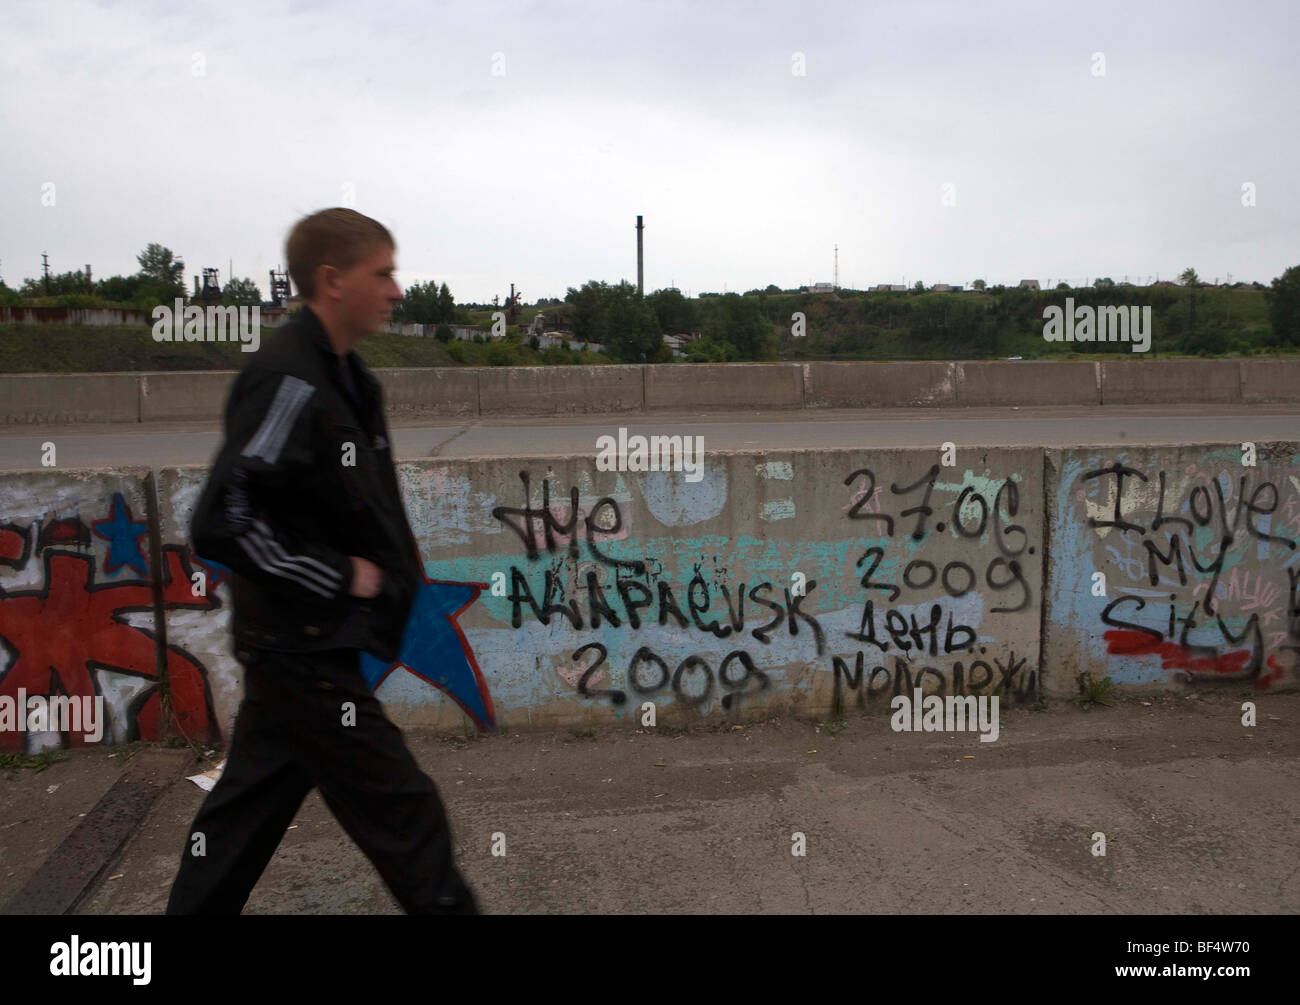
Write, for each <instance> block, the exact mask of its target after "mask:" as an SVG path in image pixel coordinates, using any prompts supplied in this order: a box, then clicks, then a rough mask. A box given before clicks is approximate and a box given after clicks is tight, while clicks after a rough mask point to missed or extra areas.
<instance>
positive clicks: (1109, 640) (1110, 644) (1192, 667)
mask: <svg viewBox="0 0 1300 1005" xmlns="http://www.w3.org/2000/svg"><path fill="white" fill-rule="evenodd" d="M1102 637H1103V638H1104V639H1105V640H1106V651H1107V652H1108V653H1113V654H1121V655H1124V656H1151V655H1156V656H1159V657H1160V666H1161V668H1162V669H1164V670H1186V671H1188V672H1189V673H1213V674H1232V673H1240V672H1241V670H1242V668H1243V667H1244V666H1245V665H1246V661H1247V660H1249V659H1250V650H1249V649H1240V650H1238V651H1237V652H1235V653H1220V654H1219V655H1217V656H1193V655H1192V654H1191V653H1189V652H1188V651H1187V649H1186V648H1185V647H1184V646H1181V645H1179V644H1178V643H1177V642H1167V641H1162V640H1160V639H1157V638H1155V637H1154V636H1152V635H1148V634H1146V632H1135V631H1129V630H1126V629H1116V630H1112V631H1109V632H1106V634H1105V635H1104V636H1102Z"/></svg>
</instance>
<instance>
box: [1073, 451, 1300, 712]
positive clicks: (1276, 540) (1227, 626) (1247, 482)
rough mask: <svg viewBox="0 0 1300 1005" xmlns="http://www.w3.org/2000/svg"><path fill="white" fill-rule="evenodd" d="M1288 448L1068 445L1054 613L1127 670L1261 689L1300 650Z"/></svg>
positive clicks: (1095, 654)
mask: <svg viewBox="0 0 1300 1005" xmlns="http://www.w3.org/2000/svg"><path fill="white" fill-rule="evenodd" d="M1291 466H1292V457H1291V454H1290V453H1289V452H1288V451H1285V450H1282V449H1274V450H1272V451H1267V450H1262V449H1261V450H1260V453H1259V457H1258V462H1257V463H1255V464H1250V465H1243V463H1242V450H1241V449H1240V448H1237V447H1229V448H1219V449H1213V450H1209V451H1205V450H1203V449H1199V450H1195V451H1193V450H1190V449H1189V450H1183V451H1177V450H1174V449H1169V450H1168V451H1166V452H1164V453H1163V454H1159V453H1156V452H1153V451H1133V452H1127V453H1126V452H1117V453H1113V454H1110V455H1099V454H1086V453H1085V452H1083V451H1077V452H1067V453H1066V454H1065V455H1064V457H1063V460H1062V464H1061V479H1060V487H1059V490H1058V498H1057V519H1056V529H1055V531H1054V541H1055V542H1056V543H1055V544H1054V564H1053V580H1054V585H1053V598H1054V601H1055V604H1056V608H1055V609H1054V614H1053V620H1055V621H1057V622H1059V623H1062V624H1065V625H1068V626H1070V627H1072V628H1073V629H1074V630H1075V631H1076V632H1077V633H1078V636H1079V637H1080V638H1082V639H1084V640H1085V643H1084V644H1085V645H1086V646H1087V647H1088V652H1087V656H1088V657H1089V658H1090V659H1091V661H1092V662H1093V663H1094V664H1096V663H1100V664H1102V665H1104V666H1105V668H1106V671H1107V672H1108V673H1109V674H1110V675H1111V676H1112V677H1114V678H1115V679H1116V680H1117V681H1119V682H1121V683H1132V684H1138V683H1152V682H1160V681H1166V680H1171V679H1181V680H1184V681H1186V682H1188V683H1191V684H1193V685H1200V686H1205V685H1221V684H1228V685H1238V686H1239V685H1243V684H1248V685H1250V686H1252V687H1253V688H1255V689H1256V690H1260V691H1263V690H1268V689H1270V688H1272V687H1274V686H1276V685H1277V684H1278V683H1279V682H1286V683H1294V682H1296V681H1297V680H1300V676H1297V656H1298V655H1300V547H1298V545H1300V479H1297V478H1296V476H1294V475H1291V474H1289V472H1288V470H1287V469H1288V468H1290V467H1291Z"/></svg>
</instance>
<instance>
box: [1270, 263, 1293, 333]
mask: <svg viewBox="0 0 1300 1005" xmlns="http://www.w3.org/2000/svg"><path fill="white" fill-rule="evenodd" d="M1267 299H1268V318H1269V321H1270V322H1272V325H1273V342H1274V344H1276V345H1300V265H1293V266H1291V268H1289V269H1287V270H1286V271H1285V272H1283V273H1282V275H1280V276H1278V277H1277V278H1276V279H1274V280H1273V286H1272V289H1270V290H1269V291H1268V294H1267Z"/></svg>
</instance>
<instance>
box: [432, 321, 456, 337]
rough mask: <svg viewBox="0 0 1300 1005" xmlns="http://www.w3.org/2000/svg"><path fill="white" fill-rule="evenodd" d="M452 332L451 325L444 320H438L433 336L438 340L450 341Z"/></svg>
mask: <svg viewBox="0 0 1300 1005" xmlns="http://www.w3.org/2000/svg"><path fill="white" fill-rule="evenodd" d="M453 334H454V333H453V332H452V330H451V325H449V324H447V322H446V321H440V322H438V327H437V328H435V329H434V330H433V337H434V338H436V339H437V340H438V341H439V342H450V341H451V339H452V335H453Z"/></svg>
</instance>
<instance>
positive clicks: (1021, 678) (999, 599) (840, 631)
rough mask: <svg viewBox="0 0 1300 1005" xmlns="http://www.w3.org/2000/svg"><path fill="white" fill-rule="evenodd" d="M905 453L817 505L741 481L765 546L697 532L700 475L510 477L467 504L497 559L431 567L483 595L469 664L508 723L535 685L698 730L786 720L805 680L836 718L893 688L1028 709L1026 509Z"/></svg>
mask: <svg viewBox="0 0 1300 1005" xmlns="http://www.w3.org/2000/svg"><path fill="white" fill-rule="evenodd" d="M912 453H913V454H914V455H915V456H913V457H908V459H907V461H906V463H905V465H904V467H905V470H904V471H901V472H897V473H895V472H894V471H891V470H889V469H887V468H886V467H880V468H879V469H878V470H877V469H873V468H870V467H864V466H862V465H861V464H860V463H857V464H851V463H846V464H845V465H844V466H843V467H842V468H841V469H840V470H838V471H835V472H834V473H833V477H834V483H833V486H834V487H833V489H829V490H828V489H826V488H825V487H824V485H822V484H817V481H818V480H820V479H822V478H823V476H824V472H821V471H818V472H816V473H815V474H814V475H812V476H810V478H809V479H808V480H807V481H803V480H801V478H800V477H799V475H798V474H797V473H796V470H795V468H794V466H793V465H791V464H790V463H788V462H759V463H757V464H756V465H755V469H756V470H755V479H754V484H756V485H757V492H758V495H759V496H760V499H759V500H758V501H757V503H756V505H755V511H756V515H757V518H758V520H757V521H755V522H761V524H765V525H766V526H764V527H761V529H762V530H764V531H766V532H767V533H766V535H765V536H763V537H759V536H756V535H753V534H750V533H744V534H739V535H736V534H732V535H725V534H720V533H716V532H714V533H710V532H708V531H709V530H710V529H712V528H713V527H716V522H717V521H716V519H715V518H717V519H725V518H726V512H725V511H726V508H727V507H726V497H727V485H728V476H727V475H726V474H725V472H723V471H721V470H720V469H718V468H714V469H712V470H710V471H708V472H706V475H707V477H706V478H705V479H704V480H703V481H702V482H701V483H700V484H699V485H695V486H692V485H688V484H685V483H684V482H682V481H681V480H680V478H679V479H678V481H677V482H675V483H674V482H671V481H670V480H671V479H673V478H675V477H678V476H675V475H674V473H671V472H664V473H646V474H643V475H640V476H639V477H637V478H634V479H626V480H625V479H624V478H623V477H622V476H617V477H616V476H613V475H610V476H607V477H605V478H604V479H603V480H602V481H601V482H600V484H601V486H602V487H601V488H599V489H598V488H597V483H596V481H594V480H593V476H592V474H591V472H589V471H587V470H585V469H584V468H581V467H577V466H576V465H575V470H573V471H572V473H571V474H569V475H568V476H567V477H566V476H560V475H556V474H555V473H554V472H552V471H548V472H547V473H545V474H541V473H539V472H534V471H531V470H529V469H526V468H525V469H523V470H517V469H516V470H515V471H514V480H515V482H516V486H517V488H516V489H515V491H514V492H513V493H512V494H509V495H507V493H504V492H503V493H501V495H500V497H498V496H495V495H494V496H491V497H490V499H489V500H488V501H487V502H485V503H484V505H490V512H491V517H492V520H493V521H494V522H495V528H494V529H495V530H496V531H497V532H498V533H499V535H500V536H501V537H502V538H504V540H505V541H506V542H507V544H508V545H511V544H512V545H513V547H512V548H508V549H507V550H501V545H499V544H497V545H494V546H493V550H492V551H489V552H487V553H485V554H480V555H478V556H476V557H474V558H472V559H463V558H454V559H451V561H452V562H453V564H455V565H456V567H457V570H458V572H459V573H460V574H463V575H466V576H470V575H472V576H474V577H478V578H482V579H484V580H493V579H495V580H497V582H498V586H499V588H498V589H495V590H493V591H492V593H491V594H489V595H485V596H484V597H483V608H484V611H485V613H486V614H487V616H488V619H490V622H492V623H494V625H499V626H502V627H495V626H494V627H484V623H485V622H484V619H482V618H480V619H479V620H478V621H477V622H476V626H477V627H475V628H473V629H471V630H470V631H469V633H468V634H469V636H470V637H471V640H472V642H473V648H474V650H475V651H476V652H478V653H480V655H481V656H482V658H483V661H484V665H485V666H486V667H488V668H489V672H490V674H491V676H492V678H493V683H494V687H499V688H502V689H503V690H505V691H506V693H507V700H508V701H510V702H511V704H514V703H516V702H518V703H533V704H542V703H544V702H545V701H547V700H549V698H550V697H551V696H550V695H548V694H546V693H545V690H544V689H543V688H540V687H538V686H537V682H538V681H549V682H550V684H549V685H548V686H549V688H551V689H554V688H556V687H557V686H558V690H559V693H560V694H561V695H568V696H569V698H570V700H576V701H578V702H580V703H581V704H582V705H584V706H586V707H602V706H603V707H608V708H610V709H611V710H613V711H614V712H615V714H616V715H622V714H625V713H626V711H627V710H628V709H629V708H634V707H635V706H637V705H639V704H640V703H642V702H644V701H647V700H648V701H654V702H668V703H677V704H680V705H682V706H685V707H686V708H688V709H692V710H694V711H696V712H699V713H701V714H708V713H710V712H712V711H714V710H716V709H724V710H732V709H736V708H739V707H742V706H743V705H745V704H747V703H749V702H751V700H755V699H756V700H758V701H759V702H760V703H766V702H767V701H768V700H769V699H770V698H771V697H773V696H774V695H776V694H783V695H784V696H785V698H786V699H790V698H791V697H792V693H793V697H794V700H796V701H797V700H798V697H797V696H798V694H802V695H803V697H804V698H807V696H808V690H809V686H810V685H811V684H812V682H813V677H814V676H815V675H816V674H817V673H819V672H824V673H825V674H826V678H827V680H832V681H833V685H832V686H833V690H834V700H835V701H840V702H843V701H845V700H856V701H857V702H859V703H861V704H864V705H865V704H866V703H868V702H870V701H873V700H875V699H881V698H883V699H885V700H886V701H887V699H888V698H889V697H892V696H893V695H894V694H899V693H910V692H911V690H912V688H913V687H920V688H922V689H923V690H924V691H925V692H927V693H939V694H944V693H954V694H998V695H1002V696H1003V697H1004V698H1005V699H1006V700H1021V701H1026V700H1034V699H1036V698H1037V697H1038V694H1039V667H1038V653H1037V638H1036V635H1037V633H1036V631H1035V630H1034V626H1035V625H1036V623H1037V619H1038V616H1039V615H1038V610H1039V602H1040V594H1041V587H1040V585H1039V584H1040V582H1041V567H1042V549H1041V542H1040V541H1039V540H1038V528H1039V527H1040V526H1041V506H1040V505H1039V504H1038V502H1037V501H1036V499H1037V498H1038V497H1040V496H1041V492H1040V489H1039V487H1038V486H1036V485H1035V486H1033V488H1032V490H1029V491H1028V492H1027V490H1026V486H1025V484H1024V482H1023V481H1022V479H1021V476H1020V475H1018V474H1016V473H1011V472H1008V473H1001V474H998V475H994V474H993V473H991V472H989V471H987V470H986V471H983V472H981V473H980V474H976V473H974V472H973V471H970V470H964V471H960V472H959V471H956V470H955V469H951V468H941V467H940V466H939V465H938V464H935V463H932V462H931V461H930V458H932V457H933V455H925V458H924V459H923V458H922V452H919V451H917V452H912ZM741 463H742V464H744V463H750V464H753V463H754V462H753V461H752V460H750V461H742V462H741ZM747 474H748V472H746V475H747ZM731 478H732V480H733V481H734V480H735V475H734V473H733V474H732V475H731ZM444 480H445V479H444ZM782 482H783V483H786V484H785V485H784V487H783V492H782V493H777V492H774V491H767V489H768V487H770V486H769V485H765V484H764V483H782ZM763 496H769V498H761V497H763ZM1029 496H1034V497H1035V501H1034V502H1033V504H1032V505H1029V501H1030V500H1029V498H1028V497H1029ZM461 498H465V495H464V494H463V493H462V494H461ZM464 522H465V523H470V522H473V523H475V524H478V523H479V521H478V520H477V519H476V518H474V519H469V520H466V521H464ZM638 523H639V525H638V526H634V524H638ZM814 527H815V528H829V529H830V530H831V534H830V535H827V534H826V533H825V530H824V529H823V530H821V532H820V533H818V534H813V533H810V532H809V530H808V529H809V528H814ZM750 529H752V528H750V527H747V528H746V530H750ZM425 530H426V531H427V530H428V528H427V527H426V528H425ZM482 533H483V532H482V531H480V532H479V535H474V536H473V537H474V538H476V540H474V541H473V543H475V544H480V543H482V542H483V538H482V537H481V536H480V535H481V534H482ZM827 537H830V539H829V540H827V539H825V538H827ZM819 538H821V539H819ZM434 564H435V565H437V564H438V563H437V561H435V563H434ZM507 625H508V630H506V629H505V627H504V626H507ZM1013 625H1014V626H1017V630H1015V631H1008V630H1007V629H1009V628H1010V627H1012V626H1013Z"/></svg>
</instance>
